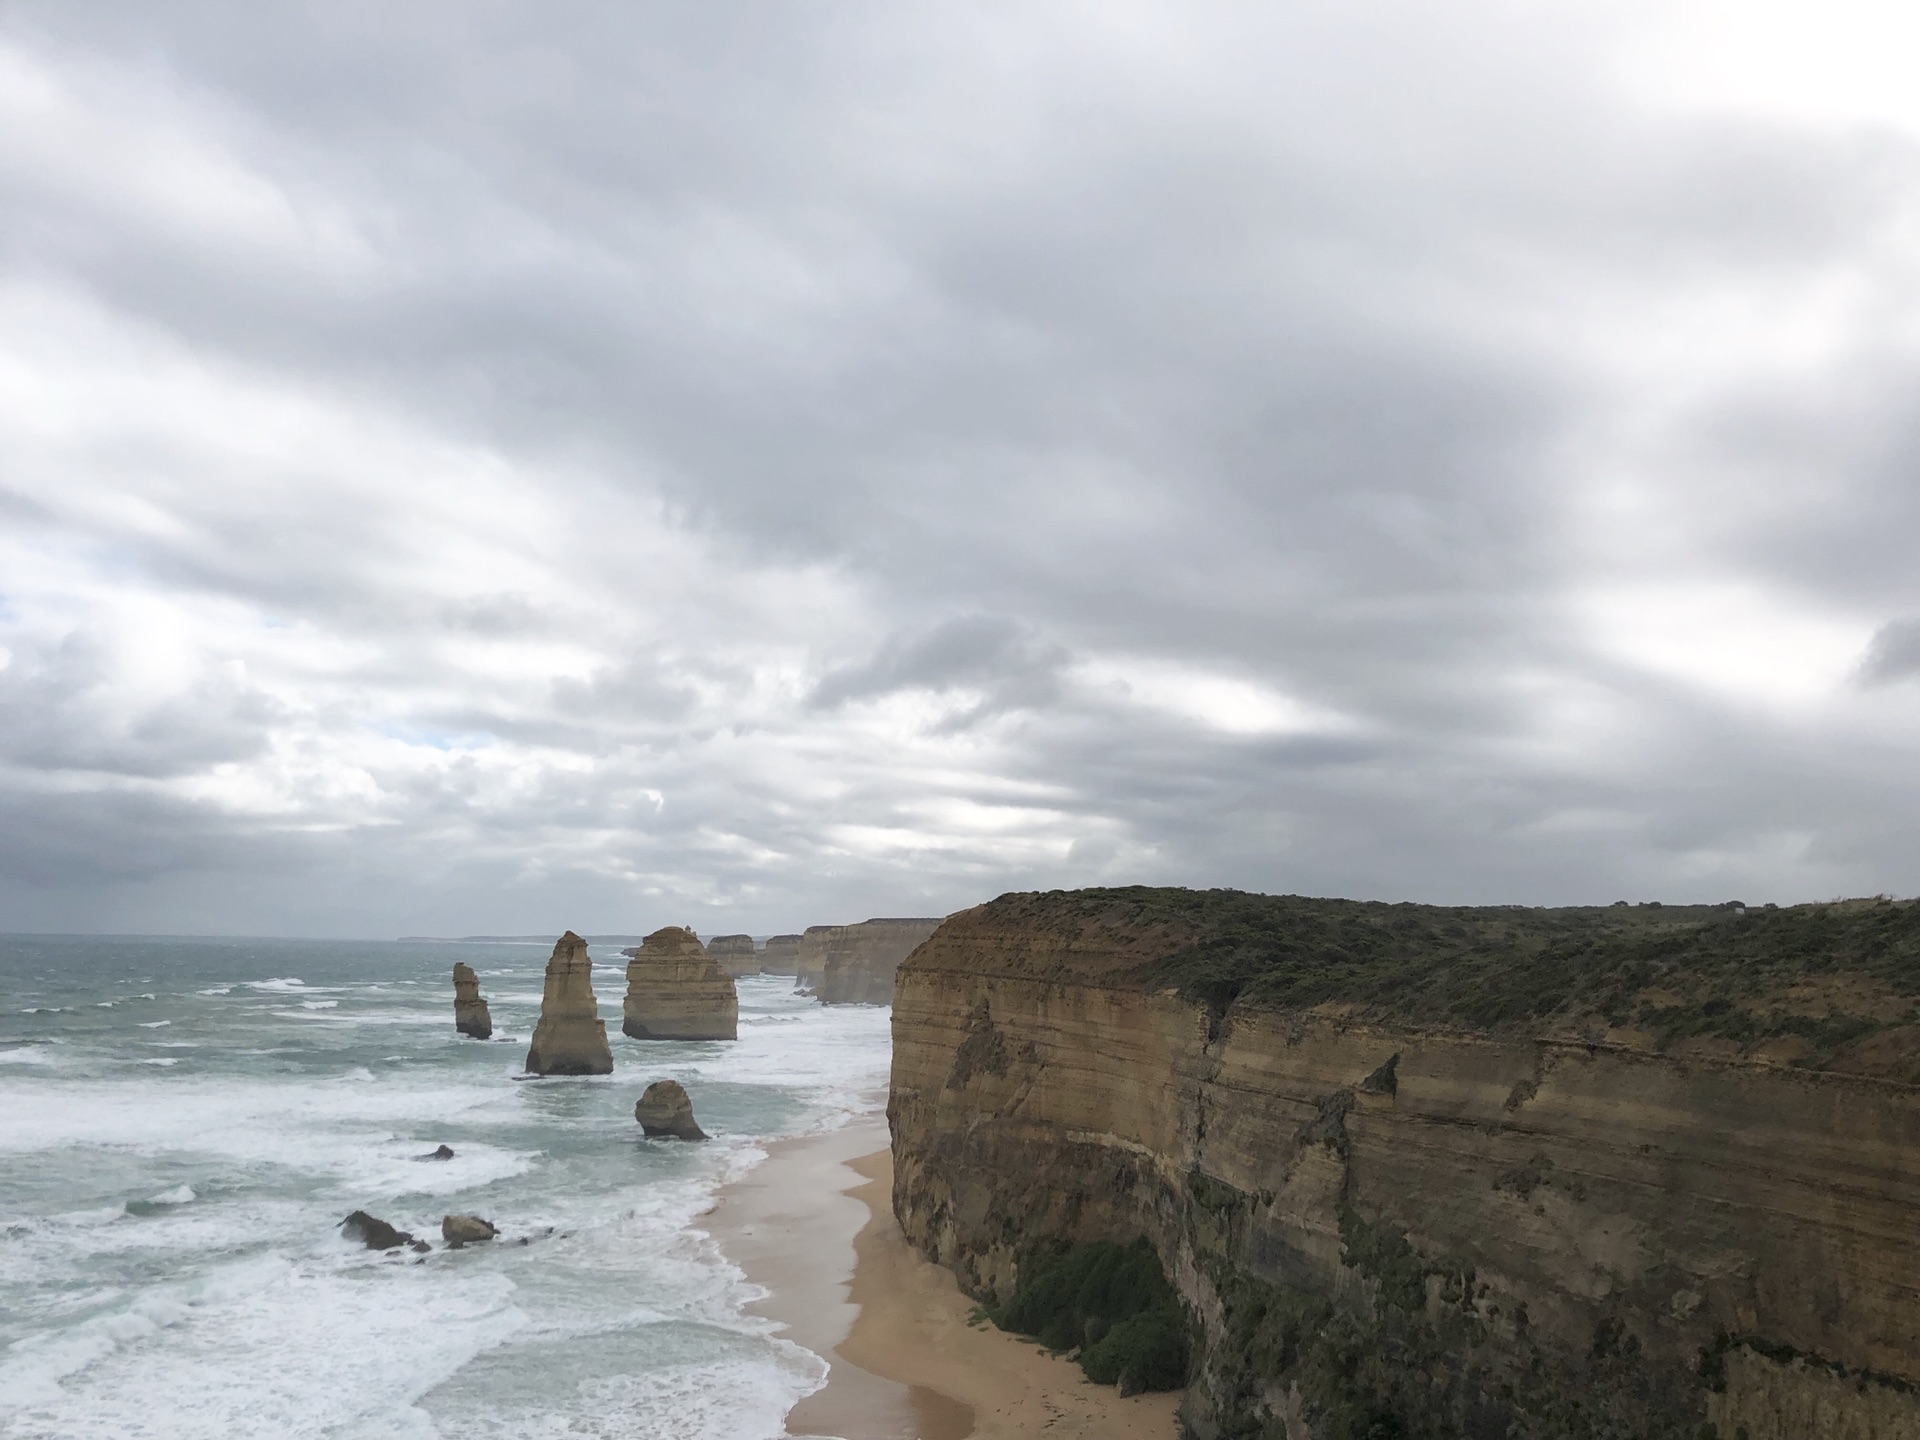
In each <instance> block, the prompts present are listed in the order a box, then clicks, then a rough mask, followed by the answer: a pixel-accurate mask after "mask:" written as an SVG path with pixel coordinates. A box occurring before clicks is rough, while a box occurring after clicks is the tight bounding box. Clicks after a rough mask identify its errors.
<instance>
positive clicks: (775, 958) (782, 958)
mask: <svg viewBox="0 0 1920 1440" xmlns="http://www.w3.org/2000/svg"><path fill="white" fill-rule="evenodd" d="M799 969H800V937H799V936H798V935H773V936H769V937H768V939H767V943H766V945H765V946H764V947H763V948H762V949H761V951H760V973H761V974H762V975H793V974H797V973H798V972H799Z"/></svg>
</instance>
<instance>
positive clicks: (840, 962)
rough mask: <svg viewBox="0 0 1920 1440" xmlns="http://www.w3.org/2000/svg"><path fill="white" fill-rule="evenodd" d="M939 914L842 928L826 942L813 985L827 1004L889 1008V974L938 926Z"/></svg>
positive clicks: (877, 921) (891, 990)
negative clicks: (823, 963)
mask: <svg viewBox="0 0 1920 1440" xmlns="http://www.w3.org/2000/svg"><path fill="white" fill-rule="evenodd" d="M941 918H942V917H940V916H937V915H936V916H933V917H932V918H930V919H918V920H867V921H864V922H862V923H861V924H858V925H842V926H840V927H838V929H839V933H838V934H836V935H834V936H833V937H832V938H831V939H830V940H829V941H828V942H827V960H826V966H825V968H824V970H823V972H822V974H821V977H820V983H819V984H818V985H816V986H815V987H814V994H816V995H818V996H819V997H820V998H821V1000H823V1001H824V1002H825V1003H827V1004H828V1005H891V1004H892V1003H893V972H894V971H896V970H898V969H899V968H900V962H901V961H902V960H904V959H906V958H907V956H909V955H911V954H912V953H913V952H914V951H915V950H917V949H919V948H920V946H921V945H923V944H925V943H926V941H927V940H928V939H930V938H931V937H932V935H933V932H934V931H936V930H938V929H939V928H940V921H941Z"/></svg>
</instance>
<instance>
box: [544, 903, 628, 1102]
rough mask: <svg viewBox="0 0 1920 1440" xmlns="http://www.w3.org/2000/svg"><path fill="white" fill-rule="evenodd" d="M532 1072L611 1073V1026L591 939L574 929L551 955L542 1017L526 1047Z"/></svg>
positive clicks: (548, 963) (564, 937) (562, 938)
mask: <svg viewBox="0 0 1920 1440" xmlns="http://www.w3.org/2000/svg"><path fill="white" fill-rule="evenodd" d="M527 1073H528V1074H530V1075H611V1074H612V1073H613V1051H612V1050H610V1049H609V1048H608V1047H607V1027H606V1024H605V1023H604V1022H603V1021H602V1020H601V1019H600V1003H599V1001H597V1000H596V999H594V995H593V962H592V961H591V960H589V959H588V958H587V942H586V941H584V940H582V939H581V938H580V937H579V936H578V935H576V934H574V933H573V932H572V931H571V930H569V931H567V933H566V934H564V935H562V936H561V937H560V939H559V940H558V942H556V943H555V945H554V947H553V956H552V958H550V959H549V960H548V961H547V985H546V989H545V991H544V992H543V993H542V994H541V996H540V1023H539V1024H538V1025H536V1026H534V1027H533V1044H532V1046H531V1047H530V1048H529V1049H528V1050H527Z"/></svg>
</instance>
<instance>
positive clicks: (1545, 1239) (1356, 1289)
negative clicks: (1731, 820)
mask: <svg viewBox="0 0 1920 1440" xmlns="http://www.w3.org/2000/svg"><path fill="white" fill-rule="evenodd" d="M1916 957H1920V909H1916V908H1915V907H1913V906H1910V905H1906V904H1898V905H1896V904H1890V903H1885V902H1882V903H1878V904H1875V903H1873V902H1849V903H1848V904H1845V905H1836V906H1804V907H1795V908H1793V909H1789V910H1779V911H1753V910H1745V909H1744V908H1741V907H1734V906H1723V907H1713V908H1706V907H1701V908H1697V909H1674V908H1669V909H1666V910H1660V909H1658V908H1656V907H1631V908H1628V907H1620V908H1613V909H1594V910H1549V911H1540V910H1519V909H1505V908H1501V909H1484V910H1446V909H1437V908H1431V907H1421V906H1390V905H1364V904H1358V903H1352V902H1340V901H1307V900H1298V899H1292V898H1286V897H1258V896H1239V895H1233V894H1231V893H1230V892H1210V893H1207V894H1199V893H1195V892H1183V891H1147V890H1129V891H1083V892H1071V893H1056V894H1051V895H1014V896H1003V897H1002V898H1001V899H1000V900H997V901H995V902H993V903H992V904H989V905H985V906H981V907H978V908H976V909H974V910H970V911H965V912H962V913H961V914H959V915H956V916H954V917H952V918H950V919H949V920H948V921H947V922H946V923H945V924H944V925H943V926H942V927H941V928H940V930H939V931H938V933H936V934H935V935H934V937H933V938H932V939H931V940H930V941H928V942H927V943H926V944H925V945H923V946H922V947H920V949H919V950H918V951H916V952H915V954H914V955H913V957H912V958H911V959H910V960H909V961H908V962H907V963H906V964H904V965H903V966H902V967H901V969H900V972H899V976H898V988H897V991H896V995H895V1000H894V1061H893V1065H894V1069H893V1085H892V1095H891V1100H890V1105H889V1114H890V1118H891V1122H892V1126H893V1137H894V1156H895V1189H894V1204H895V1209H896V1212H897V1214H898V1215H899V1218H900V1221H901V1224H902V1227H903V1228H904V1230H905V1231H906V1233H907V1235H908V1237H909V1238H910V1239H911V1240H912V1241H913V1243H914V1244H915V1245H917V1246H918V1247H919V1248H920V1249H921V1250H922V1251H923V1252H924V1253H926V1254H928V1255H929V1256H931V1257H932V1258H934V1259H936V1260H938V1261H939V1262H940V1263H942V1264H945V1265H947V1266H949V1267H951V1268H952V1269H953V1270H954V1271H955V1272H956V1273H957V1274H958V1275H959V1277H960V1279H961V1282H962V1284H963V1285H964V1286H965V1287H966V1288H968V1289H969V1290H970V1291H971V1292H972V1293H974V1294H975V1295H977V1296H979V1297H981V1298H983V1299H990V1300H991V1299H1001V1300H1004V1299H1005V1298H1006V1297H1007V1296H1008V1295H1010V1294H1011V1292H1012V1289H1013V1287H1014V1285H1015V1283H1016V1280H1017V1276H1018V1273H1019V1269H1020V1267H1021V1265H1022V1264H1023V1263H1025V1262H1027V1261H1029V1260H1030V1259H1031V1258H1032V1257H1033V1256H1034V1255H1035V1254H1036V1253H1037V1252H1038V1251H1040V1250H1041V1249H1042V1248H1043V1247H1045V1246H1046V1245H1047V1244H1049V1243H1051V1242H1054V1241H1059V1240H1089V1239H1113V1240H1127V1239H1131V1238H1133V1237H1134V1236H1138V1235H1145V1236H1146V1237H1148V1238H1149V1239H1150V1240H1151V1241H1152V1243H1153V1244H1154V1245H1155V1246H1156V1248H1157V1249H1158V1250H1159V1252H1160V1254H1161V1256H1162V1258H1163V1260H1164V1261H1165V1263H1166V1266H1167V1270H1168V1273H1169V1275H1170V1276H1171V1277H1172V1279H1173V1280H1174V1283H1175V1285H1176V1286H1177V1287H1178V1289H1179V1290H1180V1292H1181V1294H1182V1296H1183V1298H1184V1300H1185V1302H1186V1304H1187V1305H1188V1307H1189V1308H1190V1311H1191V1312H1192V1314H1193V1316H1194V1317H1195V1320H1196V1325H1197V1334H1198V1338H1199V1341H1200V1345H1199V1351H1198V1353H1199V1355H1200V1360H1199V1366H1198V1373H1197V1375H1196V1379H1195V1383H1194V1385H1193V1386H1192V1388H1191V1390H1190V1391H1189V1398H1188V1402H1187V1406H1186V1410H1185V1412H1184V1418H1185V1421H1186V1424H1187V1426H1188V1429H1189V1431H1190V1433H1192V1434H1194V1435H1196V1436H1200V1437H1206V1440H1211V1437H1214V1436H1221V1435H1231V1436H1252V1435H1259V1436H1263V1437H1278V1436H1285V1437H1287V1440H1305V1437H1309V1436H1312V1437H1319V1440H1331V1437H1335V1436H1346V1435H1355V1436H1360V1435H1381V1436H1385V1435H1409V1436H1415V1435H1432V1436H1450V1435H1470V1436H1515V1437H1519V1436H1538V1437H1547V1436H1614V1435H1620V1436H1626V1435H1642V1436H1650V1437H1652V1436H1674V1437H1679V1436H1686V1437H1689V1440H1694V1437H1698V1436H1700V1435H1701V1434H1703V1433H1707V1432H1703V1430H1702V1428H1701V1427H1703V1426H1706V1425H1712V1426H1713V1427H1715V1429H1714V1431H1713V1432H1712V1433H1716V1434H1718V1435H1719V1436H1721V1437H1723V1440H1733V1437H1735V1436H1736V1435H1737V1434H1738V1433H1739V1432H1740V1430H1742V1429H1744V1430H1745V1431H1746V1433H1747V1435H1748V1437H1749V1440H1790V1437H1791V1440H1799V1437H1805V1436H1813V1435H1818V1436H1832V1437H1849V1440H1893V1437H1913V1436H1920V1398H1917V1397H1916V1390H1915V1387H1916V1385H1920V1223H1917V1222H1920V1090H1916V1088H1915V1083H1914V1082H1915V1081H1916V1080H1920V1025H1916V1023H1915V1021H1916V1011H1915V1005H1914V1001H1915V998H1916V993H1917V992H1920V963H1917V962H1916Z"/></svg>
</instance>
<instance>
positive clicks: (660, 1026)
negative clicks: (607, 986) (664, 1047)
mask: <svg viewBox="0 0 1920 1440" xmlns="http://www.w3.org/2000/svg"><path fill="white" fill-rule="evenodd" d="M739 1022H740V998H739V996H738V995H737V994H736V993H735V991H734V988H733V977H732V976H731V975H729V974H727V972H726V969H725V968H724V967H723V966H722V965H721V964H720V962H719V961H718V960H715V959H714V958H713V956H711V955H710V954H708V953H707V948H706V946H704V945H702V944H701V943H700V938H699V937H698V936H697V935H695V934H694V933H693V931H691V930H687V929H683V928H681V927H680V926H678V925H668V926H666V927H665V928H663V929H660V930H656V931H654V932H653V933H652V934H651V935H649V936H647V938H646V940H645V941H643V942H642V943H641V946H640V948H639V949H638V950H636V951H634V952H633V958H632V959H631V960H629V961H628V962H627V999H626V1005H625V1010H624V1018H623V1020H622V1023H621V1029H622V1030H624V1031H625V1032H626V1033H627V1034H628V1035H630V1036H631V1037H633V1038H634V1039H635V1040H732V1039H733V1038H735V1036H736V1035H737V1033H738V1030H739Z"/></svg>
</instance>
